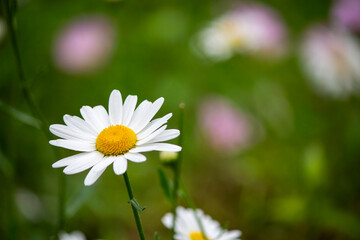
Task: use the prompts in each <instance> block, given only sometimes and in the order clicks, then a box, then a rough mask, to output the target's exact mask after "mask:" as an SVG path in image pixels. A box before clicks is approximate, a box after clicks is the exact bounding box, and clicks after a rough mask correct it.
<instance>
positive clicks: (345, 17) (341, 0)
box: [331, 0, 360, 32]
mask: <svg viewBox="0 0 360 240" xmlns="http://www.w3.org/2000/svg"><path fill="white" fill-rule="evenodd" d="M331 15H332V19H333V21H334V23H336V24H339V25H341V26H344V27H346V28H348V29H349V30H352V31H355V32H360V1H359V0H337V1H335V2H334V5H333V7H332V9H331Z"/></svg>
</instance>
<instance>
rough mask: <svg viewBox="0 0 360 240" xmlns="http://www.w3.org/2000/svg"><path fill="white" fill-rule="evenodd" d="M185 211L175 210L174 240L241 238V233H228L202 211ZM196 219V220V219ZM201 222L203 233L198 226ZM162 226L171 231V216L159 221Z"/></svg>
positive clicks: (227, 239)
mask: <svg viewBox="0 0 360 240" xmlns="http://www.w3.org/2000/svg"><path fill="white" fill-rule="evenodd" d="M195 212H196V215H195ZM195 212H194V211H193V210H192V209H185V208H183V207H177V208H176V220H175V237H174V238H175V239H176V240H205V237H204V235H205V236H206V239H207V240H238V239H240V236H241V231H239V230H233V231H228V230H225V229H223V228H222V227H221V226H220V224H219V223H218V222H217V221H215V220H213V219H212V218H211V217H210V216H208V215H205V214H204V213H203V211H202V210H200V209H196V211H195ZM195 216H197V218H198V219H196V217H195ZM198 220H199V221H200V222H201V225H202V227H203V230H204V233H203V232H202V231H201V228H200V226H199V224H198ZM161 221H162V222H163V224H164V225H165V226H166V227H167V228H169V229H172V227H173V214H172V213H167V214H165V216H164V217H163V218H162V219H161Z"/></svg>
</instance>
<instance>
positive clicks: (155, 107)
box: [133, 97, 164, 133]
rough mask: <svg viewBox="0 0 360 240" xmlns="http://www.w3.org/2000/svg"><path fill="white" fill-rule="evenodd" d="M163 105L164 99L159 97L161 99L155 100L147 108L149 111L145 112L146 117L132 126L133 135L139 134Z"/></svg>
mask: <svg viewBox="0 0 360 240" xmlns="http://www.w3.org/2000/svg"><path fill="white" fill-rule="evenodd" d="M163 103H164V98H162V97H161V98H159V99H157V100H156V101H155V102H154V103H153V104H152V105H151V106H150V107H149V110H148V111H147V113H146V115H145V116H144V117H142V119H140V121H139V122H138V123H137V125H136V126H134V128H133V129H134V131H135V133H138V132H140V131H141V130H142V129H143V128H144V127H145V126H146V125H147V124H148V123H149V122H150V121H151V119H152V118H153V117H154V116H155V114H156V113H157V112H158V111H159V109H160V108H161V106H162V105H163Z"/></svg>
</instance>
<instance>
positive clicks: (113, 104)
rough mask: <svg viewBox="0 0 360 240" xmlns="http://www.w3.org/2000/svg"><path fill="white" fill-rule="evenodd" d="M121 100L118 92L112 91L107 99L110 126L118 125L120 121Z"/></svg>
mask: <svg viewBox="0 0 360 240" xmlns="http://www.w3.org/2000/svg"><path fill="white" fill-rule="evenodd" d="M122 111H123V106H122V98H121V93H120V91H119V90H113V91H112V92H111V95H110V99H109V117H110V123H111V125H120V124H121V121H122Z"/></svg>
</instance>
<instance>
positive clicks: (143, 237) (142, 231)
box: [124, 172, 146, 240]
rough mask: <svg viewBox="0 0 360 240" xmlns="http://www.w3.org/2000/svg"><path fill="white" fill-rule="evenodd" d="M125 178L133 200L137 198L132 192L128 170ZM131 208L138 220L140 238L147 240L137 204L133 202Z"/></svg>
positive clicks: (136, 220)
mask: <svg viewBox="0 0 360 240" xmlns="http://www.w3.org/2000/svg"><path fill="white" fill-rule="evenodd" d="M124 180H125V185H126V189H127V191H128V194H129V198H130V201H133V200H135V199H134V195H133V192H132V189H131V185H130V180H129V177H128V175H127V172H125V173H124ZM131 208H132V211H133V214H134V218H135V222H136V226H137V229H138V232H139V236H140V239H141V240H145V239H146V238H145V235H144V230H143V228H142V226H141V221H140V216H139V212H138V210H137V209H136V208H135V206H134V205H133V204H131Z"/></svg>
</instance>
